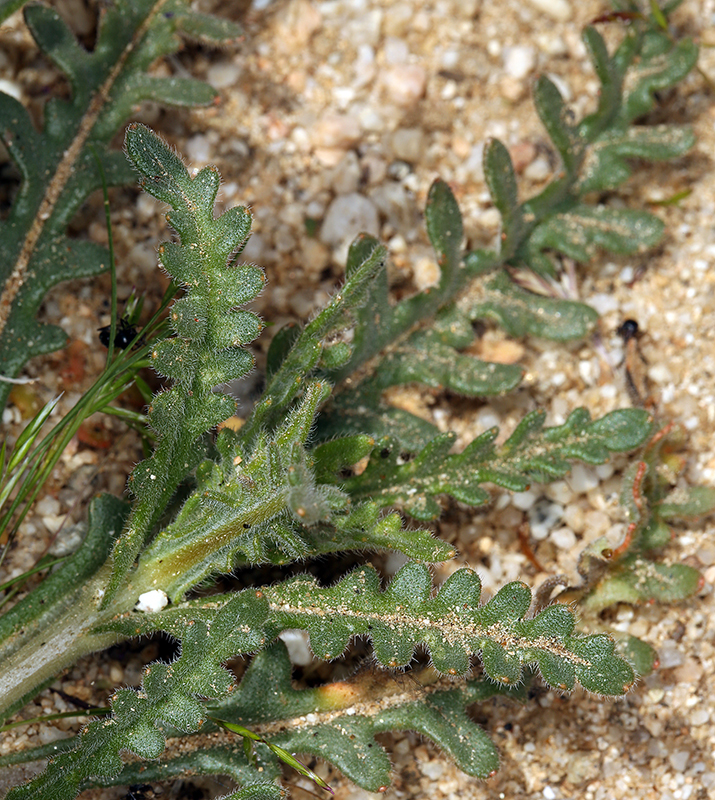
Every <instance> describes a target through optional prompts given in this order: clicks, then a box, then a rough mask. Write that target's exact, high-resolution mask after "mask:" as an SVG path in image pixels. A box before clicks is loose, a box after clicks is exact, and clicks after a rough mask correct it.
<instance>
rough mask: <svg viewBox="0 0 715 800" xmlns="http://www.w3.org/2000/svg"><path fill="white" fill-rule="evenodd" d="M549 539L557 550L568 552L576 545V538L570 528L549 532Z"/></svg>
mask: <svg viewBox="0 0 715 800" xmlns="http://www.w3.org/2000/svg"><path fill="white" fill-rule="evenodd" d="M549 539H550V541H552V542H553V543H554V544H555V545H556V547H558V548H559V550H570V549H571V548H572V547H573V546H574V545H575V544H576V536H575V535H574V532H573V531H572V530H571V529H570V528H557V529H556V530H555V531H551V534H550V535H549Z"/></svg>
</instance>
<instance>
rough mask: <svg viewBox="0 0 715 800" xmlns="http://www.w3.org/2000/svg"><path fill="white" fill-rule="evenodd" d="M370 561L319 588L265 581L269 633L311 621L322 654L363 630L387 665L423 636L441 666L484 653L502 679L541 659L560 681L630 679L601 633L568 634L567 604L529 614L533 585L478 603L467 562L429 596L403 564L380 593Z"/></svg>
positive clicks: (610, 686)
mask: <svg viewBox="0 0 715 800" xmlns="http://www.w3.org/2000/svg"><path fill="white" fill-rule="evenodd" d="M379 586H380V584H379V576H378V575H377V572H376V571H375V570H374V569H373V568H372V567H363V568H361V569H358V570H355V571H354V572H352V573H350V574H349V575H347V576H346V577H345V578H343V579H342V580H341V581H340V582H339V583H337V584H336V585H335V586H332V587H329V588H325V589H323V588H321V587H319V586H318V585H317V583H316V581H315V579H313V578H310V577H308V576H299V577H297V578H293V579H290V580H288V581H286V582H285V583H283V584H279V585H278V586H273V587H271V588H269V589H266V590H264V595H265V597H266V599H267V601H268V604H269V607H270V610H271V614H270V620H269V625H270V627H271V630H273V631H275V633H277V632H279V631H280V630H285V629H287V628H300V629H304V630H307V631H308V633H309V635H310V643H311V648H312V649H313V652H314V653H315V654H316V655H317V656H318V657H319V658H323V659H328V660H329V659H333V658H337V657H338V656H339V655H341V654H342V653H343V652H344V651H345V648H346V647H347V645H348V642H349V641H350V639H351V638H352V637H353V636H360V635H362V636H368V637H369V638H370V639H371V640H372V643H373V648H374V651H375V657H376V658H377V660H378V662H379V663H381V664H383V665H384V666H389V667H402V666H405V665H406V664H408V663H409V662H410V660H411V659H412V657H413V653H414V649H415V647H416V646H417V645H418V644H423V645H425V646H426V647H427V648H428V649H429V651H430V654H431V657H432V663H433V664H434V666H435V668H436V669H437V670H438V671H439V672H442V673H446V674H450V675H463V674H465V673H466V672H467V671H468V669H469V662H470V656H471V655H472V654H473V653H478V654H480V655H481V658H482V662H483V664H484V669H485V671H486V673H487V674H488V675H489V677H490V678H491V679H492V680H494V681H497V682H498V683H502V684H507V685H514V684H516V683H518V682H519V680H521V673H522V668H523V667H524V665H526V664H532V663H535V664H537V665H538V666H539V669H540V671H541V673H542V676H543V677H544V679H545V680H546V681H547V682H548V683H550V681H551V680H553V681H554V683H553V684H550V685H554V686H555V687H556V688H560V689H572V688H573V687H574V684H575V681H576V679H578V680H579V682H580V683H581V684H582V685H584V686H585V687H586V688H587V689H589V690H590V691H594V692H597V693H599V694H614V695H620V694H623V693H624V692H626V691H628V689H629V688H630V686H631V685H632V684H633V681H634V675H633V672H632V670H631V668H630V667H629V666H628V665H627V664H626V663H625V662H624V661H621V660H620V659H618V658H617V657H615V656H614V654H613V647H614V644H613V641H612V640H611V639H609V638H608V637H607V636H602V635H594V636H586V637H583V636H580V635H577V634H574V633H573V627H574V619H573V615H572V613H571V612H570V611H569V610H568V609H566V608H565V607H561V608H559V609H553V610H552V609H546V610H545V611H543V612H541V614H539V615H538V616H536V617H535V618H534V619H525V618H524V617H525V614H526V613H527V611H528V609H529V606H530V603H531V592H530V591H529V589H528V588H527V587H526V586H525V585H524V584H523V583H519V582H516V583H512V584H508V585H507V586H505V587H503V588H502V589H501V590H500V591H499V592H498V593H497V595H496V596H495V597H494V598H493V599H492V600H490V601H489V602H488V603H487V604H486V605H484V606H480V605H479V597H480V594H481V583H480V581H479V578H478V576H477V575H476V573H474V572H472V571H471V570H467V569H464V570H459V571H458V572H456V573H454V574H453V575H452V576H451V577H450V578H448V579H447V581H446V582H445V584H444V585H443V586H442V588H441V589H440V591H439V592H438V593H437V595H435V596H434V597H433V596H431V579H430V576H429V571H428V570H427V568H426V567H425V566H423V565H420V564H414V563H408V564H406V565H405V566H404V567H403V568H402V569H401V570H400V571H399V572H398V573H397V575H396V576H395V578H394V579H393V580H392V582H391V583H390V585H389V586H388V587H387V589H386V590H385V591H384V592H380V588H379Z"/></svg>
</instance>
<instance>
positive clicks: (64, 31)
mask: <svg viewBox="0 0 715 800" xmlns="http://www.w3.org/2000/svg"><path fill="white" fill-rule="evenodd" d="M20 5H22V3H19V4H17V3H16V4H14V6H16V7H19V6H20ZM162 5H163V4H162V3H161V2H157V0H136V2H132V3H116V4H110V5H109V6H108V7H107V8H106V9H103V13H102V14H101V15H100V16H99V20H100V22H99V28H98V30H97V36H96V41H95V44H94V47H93V49H92V50H91V51H90V50H87V49H85V48H84V46H83V45H82V44H80V43H79V41H78V40H77V38H76V37H75V35H74V33H73V32H72V31H71V29H70V28H69V26H68V25H67V24H66V23H65V22H64V21H63V20H62V18H61V17H60V15H59V14H58V13H57V12H56V11H55V10H54V9H52V8H49V7H47V6H44V5H41V4H31V5H28V6H27V7H26V8H25V10H24V14H25V22H26V24H27V26H28V28H29V30H30V32H31V34H32V36H33V38H34V39H35V41H36V42H37V45H38V47H39V48H40V49H41V50H42V51H43V52H44V53H45V55H47V57H48V58H49V59H50V60H51V61H52V62H53V63H54V64H55V66H56V67H57V68H58V69H59V70H60V71H61V72H62V73H63V74H64V76H65V78H66V79H67V82H68V84H69V86H70V89H71V96H70V97H69V98H68V99H60V98H51V99H50V100H49V101H48V102H47V103H46V105H45V107H44V127H43V129H42V131H37V130H36V129H35V127H34V124H33V122H32V120H31V119H30V117H29V115H28V113H27V111H26V110H25V109H24V108H23V106H22V105H21V104H20V103H19V102H18V101H17V100H15V99H14V98H12V97H10V96H9V95H7V94H4V93H0V118H1V119H2V120H3V124H2V126H0V139H1V140H2V142H3V144H4V145H5V147H6V148H7V150H8V153H9V155H10V158H11V159H12V160H13V161H14V162H15V164H16V165H17V167H18V169H19V170H20V173H21V177H22V182H21V185H20V188H19V191H18V193H17V196H16V198H15V200H14V202H13V204H12V207H11V208H10V212H9V214H8V216H7V218H6V219H4V220H2V221H0V282H1V283H2V285H3V287H4V289H3V294H2V296H1V297H0V374H2V375H5V376H8V377H14V376H15V375H17V374H18V372H19V371H20V370H21V369H22V366H23V365H24V364H25V363H26V362H27V360H28V359H30V358H32V357H33V356H35V355H40V354H43V353H49V352H52V351H53V350H57V349H59V348H60V347H62V346H63V345H64V343H65V342H66V336H65V334H64V332H63V331H62V330H61V329H60V328H58V327H56V326H51V325H46V324H44V323H42V324H41V323H39V322H38V321H37V320H36V319H35V316H36V314H37V311H38V310H39V308H40V305H41V303H42V301H43V298H44V295H45V293H46V292H47V291H48V290H49V289H50V288H51V287H52V286H54V285H56V284H57V283H59V282H60V281H65V280H68V279H70V278H81V277H88V276H92V275H97V274H99V273H100V272H103V271H104V270H106V269H107V268H108V265H109V254H108V252H107V250H106V249H105V248H104V247H100V246H99V245H96V244H94V243H92V242H88V241H84V240H78V239H74V238H70V237H69V236H68V235H67V232H66V231H67V226H68V225H69V223H70V222H71V221H72V218H73V217H74V216H75V214H76V213H77V211H78V210H79V208H80V207H81V206H82V204H83V203H84V202H85V201H86V200H87V198H88V197H89V196H90V195H91V194H92V192H94V191H96V190H97V189H100V188H101V186H102V176H101V174H100V172H99V170H98V168H97V164H96V160H95V158H94V152H98V153H99V156H98V158H99V161H100V162H101V164H102V166H103V168H104V172H105V176H106V181H107V184H108V185H110V186H114V185H125V184H127V183H132V182H133V175H132V172H131V170H130V169H128V168H127V165H126V163H121V161H120V160H119V158H118V156H119V154H117V153H112V152H111V151H107V147H108V146H109V144H110V142H111V140H112V138H113V137H114V136H115V134H116V132H117V129H118V128H119V126H120V125H121V124H122V123H123V122H124V120H125V119H126V118H127V116H129V115H131V114H134V113H136V108H137V107H138V105H139V104H140V103H141V101H142V100H145V99H152V100H156V101H159V102H162V103H168V104H171V105H195V104H204V105H208V104H210V103H212V102H214V101H215V99H216V93H215V92H214V91H213V89H212V88H211V87H210V86H208V85H207V84H204V83H200V82H198V81H194V80H190V79H185V78H181V79H177V78H162V79H159V78H155V77H150V76H149V75H147V74H146V70H147V69H148V68H149V67H150V66H151V64H153V63H154V62H155V61H156V59H157V58H160V57H162V56H165V55H170V54H171V53H174V52H175V51H176V50H177V48H178V47H180V45H181V38H180V36H179V35H177V34H179V33H180V32H181V31H183V30H185V29H186V28H191V27H192V22H198V20H199V16H200V15H197V14H196V13H195V12H193V11H192V10H191V9H190V8H189V7H188V4H187V3H185V2H183V1H182V0H176V2H174V3H173V8H174V9H175V11H174V12H172V13H161V12H160V9H161V7H162ZM11 7H12V5H11ZM202 19H203V20H204V21H206V20H207V19H208V18H206V17H202ZM179 23H180V24H179ZM219 29H221V31H222V33H223V34H225V37H230V38H235V37H236V36H237V35H238V34H239V30H238V28H236V26H235V25H233V24H232V23H228V22H226V23H222V24H221V25H218V23H217V27H216V33H217V34H218V33H219ZM223 40H224V41H225V39H223ZM9 388H10V385H9V384H8V383H7V382H0V407H1V406H3V405H4V404H5V402H6V400H7V394H8V391H9Z"/></svg>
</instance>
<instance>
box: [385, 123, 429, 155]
mask: <svg viewBox="0 0 715 800" xmlns="http://www.w3.org/2000/svg"><path fill="white" fill-rule="evenodd" d="M391 144H392V152H393V154H394V156H395V158H399V159H401V160H402V161H408V162H410V163H414V162H415V161H418V160H419V159H420V158H421V156H422V155H423V153H424V149H425V136H424V133H423V132H422V130H421V129H420V128H398V129H397V130H396V131H395V132H394V133H393V134H392V139H391Z"/></svg>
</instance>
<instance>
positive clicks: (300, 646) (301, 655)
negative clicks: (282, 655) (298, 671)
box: [278, 629, 313, 667]
mask: <svg viewBox="0 0 715 800" xmlns="http://www.w3.org/2000/svg"><path fill="white" fill-rule="evenodd" d="M278 638H279V639H281V640H282V641H283V643H284V644H285V646H286V649H287V650H288V657H289V658H290V660H291V662H292V663H293V664H296V665H297V666H299V667H305V666H307V665H308V664H311V663H312V661H313V654H312V653H311V652H310V646H309V644H308V641H309V639H308V634H307V633H306V632H305V631H300V630H293V629H289V630H285V631H283V632H282V633H281V634H279V636H278Z"/></svg>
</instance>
